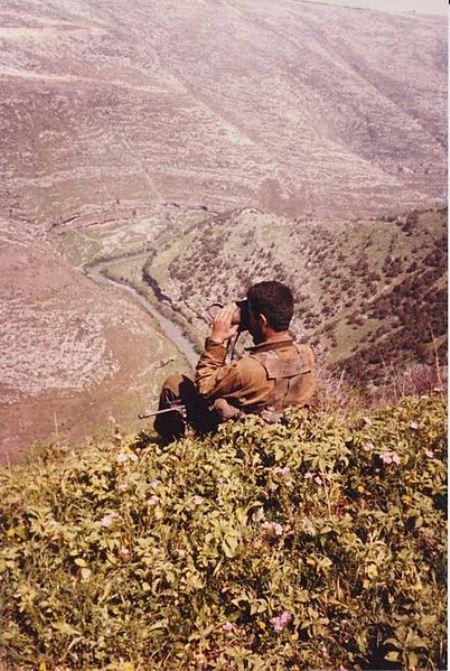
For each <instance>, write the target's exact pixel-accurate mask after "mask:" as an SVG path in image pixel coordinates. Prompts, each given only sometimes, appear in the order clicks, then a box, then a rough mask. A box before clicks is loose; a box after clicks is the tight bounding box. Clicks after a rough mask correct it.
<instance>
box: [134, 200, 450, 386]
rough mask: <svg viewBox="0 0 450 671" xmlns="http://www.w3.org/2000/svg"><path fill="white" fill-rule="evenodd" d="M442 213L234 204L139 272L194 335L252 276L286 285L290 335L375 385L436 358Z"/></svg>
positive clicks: (440, 336) (443, 259)
mask: <svg viewBox="0 0 450 671" xmlns="http://www.w3.org/2000/svg"><path fill="white" fill-rule="evenodd" d="M446 215H447V213H446V210H439V211H435V210H430V211H426V212H421V213H419V212H416V211H413V212H410V213H405V214H403V215H398V216H389V217H385V218H384V219H373V220H358V221H350V222H349V221H346V222H344V221H334V222H313V221H302V220H295V219H292V218H289V217H281V216H277V215H273V214H270V215H269V214H263V213H261V212H257V211H256V210H252V209H250V210H243V211H239V212H234V213H230V214H228V215H221V216H220V217H217V218H209V219H208V220H206V221H205V222H204V223H203V225H201V226H198V225H197V227H196V228H195V229H193V230H192V231H191V233H190V234H189V235H188V236H186V238H185V244H184V245H182V246H180V242H179V241H176V242H174V241H173V240H172V241H171V240H168V241H166V243H165V245H164V246H163V247H162V249H161V250H158V254H156V253H155V254H152V256H151V257H150V258H149V260H148V262H147V264H146V265H145V267H144V270H143V273H144V278H145V277H156V279H158V281H159V282H160V285H161V289H162V290H163V291H164V293H165V294H167V295H169V296H170V297H171V299H172V304H173V307H174V308H175V310H176V312H177V314H178V316H180V315H181V316H182V317H184V321H185V322H186V323H188V324H191V325H192V328H191V333H192V335H193V337H194V335H195V337H197V338H198V337H199V336H198V334H199V333H203V332H204V326H205V319H206V315H207V306H208V305H210V304H211V303H213V302H215V301H219V302H223V303H225V302H229V301H231V300H233V299H234V298H239V297H242V296H244V295H245V292H246V289H247V288H248V286H249V285H250V284H252V283H254V282H257V281H260V280H265V279H278V280H281V281H283V282H286V283H287V284H288V285H289V286H290V287H292V289H293V291H294V295H295V299H296V301H297V312H296V316H295V319H294V321H293V331H294V333H295V335H296V336H297V337H298V338H299V339H306V340H308V341H309V342H310V343H311V344H312V345H313V346H314V347H316V349H318V351H319V353H323V354H326V361H327V364H329V363H331V364H334V365H335V366H338V367H341V368H343V367H345V369H346V371H347V373H348V374H349V375H350V376H351V378H352V379H355V380H357V381H358V380H360V381H361V380H363V381H364V382H366V383H367V382H368V381H370V380H371V381H374V382H379V381H380V380H381V379H382V378H384V376H385V372H386V367H387V366H388V367H389V366H390V365H393V366H394V367H399V366H402V367H403V366H404V365H405V364H411V363H417V362H419V363H428V364H430V363H432V362H434V361H435V356H436V352H437V353H438V354H439V355H442V356H441V360H442V361H443V360H444V359H445V352H446V343H447V338H446V333H447V300H446V271H447V227H446V226H447V224H446ZM230 231H232V235H230ZM172 248H174V249H175V248H176V253H173V254H171V249H172ZM164 261H165V264H164ZM162 267H164V268H163V269H162Z"/></svg>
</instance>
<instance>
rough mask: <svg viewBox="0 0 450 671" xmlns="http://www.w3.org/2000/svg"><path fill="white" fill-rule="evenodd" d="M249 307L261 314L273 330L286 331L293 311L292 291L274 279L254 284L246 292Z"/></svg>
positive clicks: (255, 313)
mask: <svg viewBox="0 0 450 671" xmlns="http://www.w3.org/2000/svg"><path fill="white" fill-rule="evenodd" d="M247 301H248V305H249V308H250V309H251V311H252V312H253V314H254V315H255V316H258V315H259V314H263V315H264V316H265V317H266V318H267V321H268V324H269V326H270V327H271V328H272V329H273V330H274V331H287V329H288V328H289V324H290V322H291V319H292V315H293V313H294V298H293V296H292V291H291V290H290V289H289V287H287V286H286V285H285V284H282V283H281V282H277V281H276V280H273V281H267V282H259V283H258V284H254V285H253V286H252V287H250V289H249V290H248V292H247Z"/></svg>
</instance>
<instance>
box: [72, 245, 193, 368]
mask: <svg viewBox="0 0 450 671" xmlns="http://www.w3.org/2000/svg"><path fill="white" fill-rule="evenodd" d="M147 257H148V252H146V253H145V254H143V253H142V252H141V253H139V254H134V255H132V256H127V259H138V258H147ZM120 260H121V259H120V258H117V259H112V260H110V261H100V262H99V263H97V264H96V265H94V266H90V267H86V268H85V269H84V272H85V274H86V275H87V277H89V278H90V279H91V280H93V281H94V282H96V283H97V284H103V285H107V286H114V287H116V288H117V289H120V290H121V291H126V292H127V293H128V294H130V295H131V296H133V298H134V300H135V301H136V302H137V303H139V305H140V306H141V307H142V308H143V309H144V310H145V311H146V312H148V313H149V314H150V315H151V316H152V317H153V318H154V319H155V320H156V322H157V323H158V326H159V328H160V330H161V332H162V333H163V334H164V335H165V336H166V338H168V339H169V340H170V341H171V342H172V343H173V344H174V345H175V347H176V348H177V349H178V351H179V352H180V353H181V354H182V355H183V356H184V357H185V358H186V359H187V361H188V362H189V364H190V366H192V368H195V366H196V364H197V361H198V353H197V352H196V351H195V350H194V348H193V346H192V343H191V342H190V340H188V339H187V338H186V336H185V335H184V334H183V333H182V331H181V328H180V327H179V326H177V324H174V323H173V322H172V321H170V319H167V317H164V315H162V314H161V313H160V312H159V310H157V308H156V307H155V306H154V305H153V304H152V303H151V302H150V301H149V300H147V299H146V298H145V296H142V295H141V294H140V293H138V292H137V291H136V289H134V288H133V287H132V286H130V285H129V284H126V282H119V281H117V280H112V279H111V278H109V277H106V276H105V275H104V270H105V269H106V268H107V267H108V266H110V265H114V264H115V263H117V262H118V261H120ZM154 293H155V296H156V297H157V294H156V292H155V291H154Z"/></svg>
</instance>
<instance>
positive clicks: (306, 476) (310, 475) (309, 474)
mask: <svg viewBox="0 0 450 671" xmlns="http://www.w3.org/2000/svg"><path fill="white" fill-rule="evenodd" d="M312 477H313V474H312V473H311V471H306V473H305V478H306V480H311V479H312Z"/></svg>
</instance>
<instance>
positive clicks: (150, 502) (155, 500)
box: [148, 495, 159, 506]
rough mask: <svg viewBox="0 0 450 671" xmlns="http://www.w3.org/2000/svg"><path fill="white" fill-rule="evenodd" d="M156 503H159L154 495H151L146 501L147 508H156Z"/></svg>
mask: <svg viewBox="0 0 450 671" xmlns="http://www.w3.org/2000/svg"><path fill="white" fill-rule="evenodd" d="M158 501H159V499H158V497H157V496H155V495H153V496H151V497H150V498H149V500H148V505H149V506H157V505H158Z"/></svg>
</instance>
